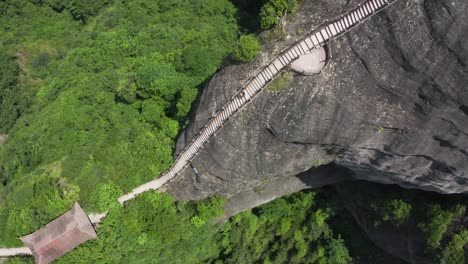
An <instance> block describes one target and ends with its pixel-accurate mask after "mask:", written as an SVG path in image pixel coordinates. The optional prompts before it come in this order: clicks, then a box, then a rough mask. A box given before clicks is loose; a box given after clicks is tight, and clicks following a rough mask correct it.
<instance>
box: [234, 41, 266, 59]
mask: <svg viewBox="0 0 468 264" xmlns="http://www.w3.org/2000/svg"><path fill="white" fill-rule="evenodd" d="M261 50H262V46H261V45H260V43H259V42H258V40H257V38H256V37H255V36H254V35H252V34H249V35H242V36H240V38H239V40H238V41H237V47H236V49H235V50H234V53H233V54H232V56H233V58H234V59H235V60H236V61H240V62H251V61H253V60H254V59H255V57H257V56H258V54H259V53H260V51H261Z"/></svg>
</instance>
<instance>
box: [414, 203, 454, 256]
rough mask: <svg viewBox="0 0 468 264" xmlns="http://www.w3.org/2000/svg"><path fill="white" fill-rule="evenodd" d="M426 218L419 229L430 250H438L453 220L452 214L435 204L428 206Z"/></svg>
mask: <svg viewBox="0 0 468 264" xmlns="http://www.w3.org/2000/svg"><path fill="white" fill-rule="evenodd" d="M426 217H427V218H426V219H427V222H425V223H420V224H419V228H420V229H421V230H422V231H423V232H424V233H425V234H426V236H427V245H428V246H429V247H430V248H438V247H439V246H440V241H441V240H442V237H443V235H444V233H445V231H446V230H447V226H448V225H449V224H450V222H451V221H452V219H453V213H452V212H450V211H448V210H444V209H442V207H441V206H440V205H438V204H437V205H431V206H429V208H428V211H427V215H426Z"/></svg>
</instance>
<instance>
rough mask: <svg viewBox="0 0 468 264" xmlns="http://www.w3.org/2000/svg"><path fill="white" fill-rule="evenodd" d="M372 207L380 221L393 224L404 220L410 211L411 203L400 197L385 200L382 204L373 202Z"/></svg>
mask: <svg viewBox="0 0 468 264" xmlns="http://www.w3.org/2000/svg"><path fill="white" fill-rule="evenodd" d="M373 208H374V209H375V210H376V211H377V212H378V213H379V215H380V217H381V219H380V220H381V221H382V222H391V223H392V224H394V225H395V226H399V225H401V224H403V223H404V222H406V221H407V219H408V217H409V216H410V213H411V204H409V203H407V202H405V201H403V200H401V199H390V200H385V201H384V202H383V203H382V204H379V205H377V204H374V205H373Z"/></svg>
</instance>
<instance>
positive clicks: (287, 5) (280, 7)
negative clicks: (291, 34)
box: [260, 0, 297, 29]
mask: <svg viewBox="0 0 468 264" xmlns="http://www.w3.org/2000/svg"><path fill="white" fill-rule="evenodd" d="M296 8H297V0H269V1H268V2H267V3H266V4H265V5H263V6H262V8H261V9H260V25H261V27H262V28H263V29H268V28H271V27H273V26H276V25H278V24H280V23H281V22H282V20H283V19H284V18H285V16H286V15H287V14H292V13H294V12H295V11H296Z"/></svg>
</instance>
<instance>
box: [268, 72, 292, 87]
mask: <svg viewBox="0 0 468 264" xmlns="http://www.w3.org/2000/svg"><path fill="white" fill-rule="evenodd" d="M293 76H294V74H293V73H292V72H282V73H281V74H280V75H279V76H278V77H276V79H274V80H273V81H272V82H271V83H270V85H269V86H268V87H267V89H268V90H270V91H272V92H279V91H281V90H283V89H284V88H286V87H287V86H288V84H289V82H290V81H291V80H292V78H293Z"/></svg>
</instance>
